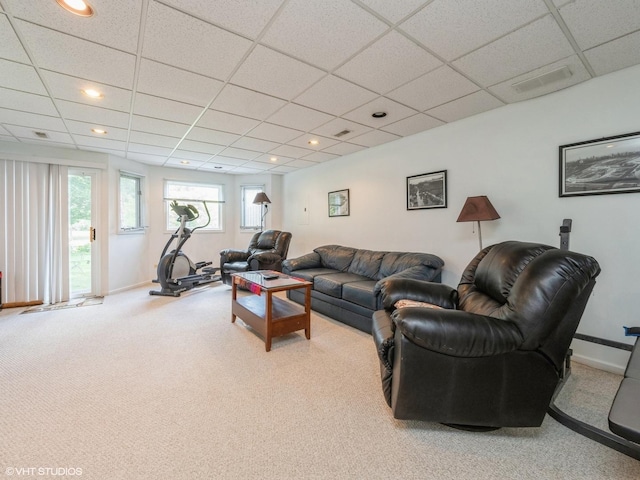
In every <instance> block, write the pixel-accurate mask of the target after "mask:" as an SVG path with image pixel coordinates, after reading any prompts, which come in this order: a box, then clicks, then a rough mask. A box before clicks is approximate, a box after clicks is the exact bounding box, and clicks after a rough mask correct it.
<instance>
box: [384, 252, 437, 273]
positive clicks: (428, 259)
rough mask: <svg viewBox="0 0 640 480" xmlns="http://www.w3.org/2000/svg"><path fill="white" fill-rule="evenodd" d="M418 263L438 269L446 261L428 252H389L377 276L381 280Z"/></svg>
mask: <svg viewBox="0 0 640 480" xmlns="http://www.w3.org/2000/svg"><path fill="white" fill-rule="evenodd" d="M416 265H426V266H428V267H432V268H435V269H438V268H442V266H443V265H444V262H443V261H442V259H441V258H439V257H436V256H435V255H431V254H428V253H411V252H387V253H386V254H385V255H384V258H383V259H382V263H381V264H380V270H379V271H378V276H377V278H378V280H379V279H382V278H385V277H388V276H389V275H393V274H394V273H397V272H400V271H402V270H406V269H408V268H410V267H414V266H416Z"/></svg>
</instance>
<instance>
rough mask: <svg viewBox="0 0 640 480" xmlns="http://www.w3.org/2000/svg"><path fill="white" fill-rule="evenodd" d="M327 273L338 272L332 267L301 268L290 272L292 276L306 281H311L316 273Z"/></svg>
mask: <svg viewBox="0 0 640 480" xmlns="http://www.w3.org/2000/svg"><path fill="white" fill-rule="evenodd" d="M329 273H340V272H338V271H337V270H333V269H332V268H303V269H302V270H294V271H293V272H291V276H292V277H296V278H302V279H303V280H306V281H308V282H313V279H314V278H315V277H317V276H318V275H327V274H329Z"/></svg>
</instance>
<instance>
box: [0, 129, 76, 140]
mask: <svg viewBox="0 0 640 480" xmlns="http://www.w3.org/2000/svg"><path fill="white" fill-rule="evenodd" d="M4 128H5V129H6V130H7V131H8V132H9V133H10V134H11V135H13V136H15V137H18V138H20V139H22V138H24V139H34V140H44V139H42V138H40V137H38V136H37V135H36V134H35V132H36V131H38V132H43V133H46V134H47V136H48V138H47V139H46V140H47V141H50V142H56V143H71V144H72V143H73V140H72V139H71V136H70V135H69V134H68V133H66V132H65V133H63V132H55V131H53V130H43V129H38V130H35V129H33V128H31V127H19V126H16V125H5V126H4Z"/></svg>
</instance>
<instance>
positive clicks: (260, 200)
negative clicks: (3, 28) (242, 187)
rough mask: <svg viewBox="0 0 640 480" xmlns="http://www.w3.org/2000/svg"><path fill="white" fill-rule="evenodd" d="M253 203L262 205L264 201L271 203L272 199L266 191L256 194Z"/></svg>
mask: <svg viewBox="0 0 640 480" xmlns="http://www.w3.org/2000/svg"><path fill="white" fill-rule="evenodd" d="M253 203H255V204H257V205H260V204H264V203H271V200H269V197H267V194H266V193H264V192H260V193H258V194H256V198H254V199H253Z"/></svg>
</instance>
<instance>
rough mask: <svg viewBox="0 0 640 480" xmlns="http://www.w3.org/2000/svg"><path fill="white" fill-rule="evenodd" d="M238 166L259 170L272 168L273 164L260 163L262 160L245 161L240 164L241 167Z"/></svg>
mask: <svg viewBox="0 0 640 480" xmlns="http://www.w3.org/2000/svg"><path fill="white" fill-rule="evenodd" d="M240 168H243V169H244V168H251V169H254V170H259V171H263V172H264V171H267V170H270V169H272V168H273V165H270V164H268V163H262V162H247V163H245V164H244V165H242V167H240Z"/></svg>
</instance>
